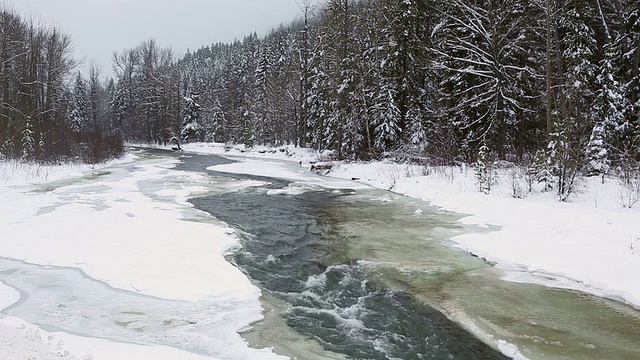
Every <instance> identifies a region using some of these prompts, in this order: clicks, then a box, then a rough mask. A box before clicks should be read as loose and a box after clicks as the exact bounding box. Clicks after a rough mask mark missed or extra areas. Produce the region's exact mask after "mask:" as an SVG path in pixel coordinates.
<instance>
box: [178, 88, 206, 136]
mask: <svg viewBox="0 0 640 360" xmlns="http://www.w3.org/2000/svg"><path fill="white" fill-rule="evenodd" d="M197 100H198V95H195V94H191V95H190V96H185V97H184V108H183V110H182V115H183V118H182V124H181V125H180V137H181V138H182V141H183V142H185V143H187V142H193V141H201V140H202V135H203V134H202V126H201V125H200V121H201V114H202V107H200V105H199V104H198V103H197V102H196V101H197Z"/></svg>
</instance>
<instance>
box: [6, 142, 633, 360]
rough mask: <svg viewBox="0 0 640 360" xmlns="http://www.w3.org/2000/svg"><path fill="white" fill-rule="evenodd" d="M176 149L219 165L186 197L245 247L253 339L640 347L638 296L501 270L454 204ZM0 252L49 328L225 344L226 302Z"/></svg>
mask: <svg viewBox="0 0 640 360" xmlns="http://www.w3.org/2000/svg"><path fill="white" fill-rule="evenodd" d="M146 154H147V156H153V157H165V156H179V155H177V154H176V153H171V152H164V151H147V152H146ZM181 160H182V162H181V164H179V165H178V166H177V167H176V169H178V170H181V171H193V172H200V173H205V174H208V175H209V176H208V180H207V181H203V182H202V183H201V184H199V185H200V186H201V187H202V188H203V189H206V191H202V192H201V193H202V195H199V196H197V197H195V198H192V199H191V200H190V201H191V202H192V203H193V204H194V205H195V206H196V208H197V209H200V210H203V211H206V212H208V213H210V214H212V215H213V216H214V217H215V218H217V219H218V220H221V221H223V222H225V223H226V224H228V225H229V226H231V227H233V228H235V229H236V231H237V234H238V236H239V237H240V240H241V244H242V248H241V249H239V250H238V251H237V252H235V254H233V255H232V256H230V257H229V259H228V260H229V261H231V262H233V263H234V264H235V265H236V266H238V267H239V268H240V269H241V270H242V271H243V272H244V273H245V274H246V275H247V276H248V277H250V279H251V280H252V282H253V283H254V284H256V285H257V286H259V287H260V289H261V290H262V293H263V297H262V299H261V300H262V304H263V307H264V309H265V319H264V320H263V321H261V322H259V323H256V324H254V325H253V329H252V330H251V331H247V332H245V333H244V334H243V336H244V337H245V339H247V340H248V341H249V342H250V343H251V344H252V346H254V347H271V348H274V349H275V351H276V352H277V353H279V354H283V355H288V356H290V357H295V358H298V359H462V360H471V359H505V358H506V357H505V356H504V355H503V354H502V353H501V352H500V351H499V350H503V352H510V351H512V350H513V348H514V346H517V348H518V349H519V353H515V352H510V353H512V354H515V355H516V356H519V354H520V353H521V354H522V355H524V356H526V357H527V358H529V359H532V360H537V359H629V360H632V359H640V341H638V334H640V312H639V311H637V310H636V309H633V308H631V307H629V306H626V305H624V304H620V303H617V302H615V301H611V300H606V299H602V298H597V297H594V296H591V295H586V294H583V293H579V292H576V291H568V290H560V289H551V288H547V287H543V286H540V285H533V284H521V283H514V282H508V281H504V280H502V278H503V277H504V275H505V274H504V273H503V272H502V271H501V270H498V269H496V268H495V267H493V266H492V265H491V264H487V263H486V262H484V261H482V260H481V259H478V258H476V257H473V256H471V255H469V254H468V253H466V252H463V251H460V250H458V249H456V248H454V247H453V246H452V244H451V243H450V242H449V241H448V239H450V238H451V237H452V236H454V235H456V234H460V233H463V232H469V231H490V230H487V229H484V230H481V229H477V228H470V227H466V226H463V225H461V224H460V223H458V222H457V220H458V219H459V218H460V215H457V214H454V213H447V212H443V211H440V210H437V209H434V208H431V207H429V206H428V204H427V203H425V202H422V201H419V200H415V199H410V198H406V197H403V196H400V195H396V194H393V193H390V192H386V191H381V190H375V189H368V188H363V187H362V186H361V185H358V184H356V183H353V184H352V185H353V186H344V187H343V188H338V189H336V188H335V187H334V188H327V189H323V188H319V187H317V186H304V185H305V184H304V182H305V180H300V179H297V180H295V181H296V182H297V185H298V187H297V188H298V189H313V190H312V191H295V192H291V191H286V189H291V186H290V185H291V180H288V179H280V178H268V177H260V176H253V175H243V174H228V173H221V172H214V171H208V170H206V168H207V167H208V166H211V165H216V164H227V163H230V162H232V161H233V160H228V159H225V158H222V157H218V156H213V155H193V154H184V155H183V156H181ZM287 166H295V164H289V165H287ZM305 176H307V177H308V179H309V182H311V180H317V179H316V178H317V177H316V176H315V175H313V174H307V175H305ZM84 181H88V182H90V181H92V179H89V178H87V179H85V180H84ZM315 183H317V182H315ZM248 185H250V186H248ZM347 185H348V184H347ZM54 186H64V184H58V185H54ZM163 186H166V179H163V180H158V181H154V180H153V179H150V180H149V181H147V182H145V183H144V184H142V187H141V189H140V191H142V192H144V193H145V195H146V196H149V197H152V198H154V200H155V201H170V199H168V198H166V196H167V195H164V196H160V195H157V190H158V189H161V188H162V187H163ZM283 189H285V190H284V191H283ZM91 191H96V189H92V190H91ZM191 221H205V220H203V219H191ZM0 267H1V268H2V269H3V270H2V272H0V275H1V279H2V281H3V282H5V283H6V284H8V285H11V286H12V287H15V288H17V289H19V290H20V291H21V293H22V294H23V299H22V300H21V301H20V302H19V303H17V304H15V305H14V306H12V307H11V308H9V309H7V310H6V313H7V314H10V315H15V316H18V317H21V318H24V319H26V320H28V321H30V322H32V323H34V324H38V325H40V326H41V327H43V328H44V329H45V330H61V331H66V332H70V333H74V334H78V335H85V336H87V335H88V336H99V337H104V338H107V339H112V340H115V341H123V342H126V341H133V342H136V343H141V344H163V345H169V346H174V347H177V348H180V349H183V350H187V351H191V352H195V353H200V354H211V353H214V349H216V347H217V346H218V344H215V341H216V339H215V336H212V335H213V334H215V326H216V323H215V322H214V321H208V319H213V318H215V317H216V314H215V310H216V307H219V306H224V304H218V303H213V302H212V303H208V302H201V303H198V304H195V305H194V304H188V306H187V304H185V303H184V302H180V301H167V300H162V299H157V298H153V297H145V296H140V295H139V294H132V293H130V292H126V291H121V290H117V289H114V288H111V287H109V286H107V285H106V284H104V283H101V282H96V281H94V280H92V279H90V278H88V277H87V276H85V275H84V274H83V273H81V272H80V271H76V270H74V269H68V268H54V267H47V266H35V265H30V264H26V263H23V262H19V261H15V260H10V259H0ZM194 306H197V308H195V312H194ZM114 319H115V320H114Z"/></svg>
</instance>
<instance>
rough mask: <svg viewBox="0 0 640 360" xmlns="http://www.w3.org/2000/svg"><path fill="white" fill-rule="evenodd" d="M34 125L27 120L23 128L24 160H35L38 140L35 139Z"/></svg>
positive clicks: (22, 145) (22, 146)
mask: <svg viewBox="0 0 640 360" xmlns="http://www.w3.org/2000/svg"><path fill="white" fill-rule="evenodd" d="M34 135H35V134H34V132H33V126H32V125H31V123H30V122H29V121H28V120H27V123H26V125H25V128H24V130H22V141H21V148H22V159H23V160H33V157H34V155H35V152H36V141H35V139H34V137H35V136H34Z"/></svg>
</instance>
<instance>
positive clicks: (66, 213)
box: [0, 155, 282, 360]
mask: <svg viewBox="0 0 640 360" xmlns="http://www.w3.org/2000/svg"><path fill="white" fill-rule="evenodd" d="M176 161H177V160H175V159H156V160H150V159H142V160H141V159H138V158H137V157H136V156H135V155H128V156H127V157H126V158H125V159H123V160H119V161H117V162H111V163H109V164H104V165H101V166H94V167H92V166H66V165H65V166H53V167H40V166H36V165H22V164H19V163H1V164H0V190H1V191H0V228H2V241H1V242H0V256H2V257H4V258H11V259H18V260H22V261H25V262H27V263H30V264H37V265H43V266H53V267H69V268H77V269H80V270H82V272H84V273H85V274H86V275H87V276H89V277H90V278H92V279H95V280H99V281H102V282H104V283H107V284H109V285H110V286H112V287H114V288H117V289H122V290H126V291H129V292H132V293H138V294H141V295H145V296H152V297H155V298H160V299H167V300H173V301H181V305H180V306H182V307H186V306H190V305H189V304H190V303H193V304H194V306H195V304H198V303H199V302H203V301H206V302H207V304H213V305H212V306H214V307H215V308H214V309H213V310H212V311H214V312H216V316H215V317H214V318H212V319H207V320H208V323H207V324H209V326H211V330H206V329H205V330H206V331H207V332H208V333H209V334H214V335H215V338H212V339H211V341H209V340H207V341H208V342H207V344H208V346H209V347H208V348H207V349H206V353H207V354H209V355H213V356H216V357H219V358H225V359H246V358H255V359H276V358H282V357H280V356H277V355H275V354H274V353H273V352H272V351H271V350H270V349H262V350H260V349H251V348H249V346H248V344H247V343H246V341H244V340H243V339H242V338H241V337H240V335H239V334H238V331H241V330H246V329H247V328H249V327H250V324H251V323H253V322H255V321H258V320H260V319H262V313H261V311H262V308H261V306H260V302H259V297H260V296H261V292H260V290H259V289H258V288H256V287H255V286H254V285H253V284H251V282H250V281H249V279H248V278H247V277H246V276H245V275H244V274H243V273H242V272H241V271H240V270H239V269H238V268H236V267H235V266H233V265H232V264H230V263H229V262H227V261H226V260H225V255H227V254H228V252H229V251H230V249H233V248H235V247H237V246H238V239H237V238H236V237H235V235H234V232H233V230H231V229H229V228H228V227H226V226H225V225H224V224H221V223H219V222H218V221H217V220H215V219H214V218H212V217H211V216H209V215H208V214H206V213H202V212H199V211H197V210H195V209H194V208H193V206H192V205H191V204H189V203H188V201H187V199H188V197H190V196H193V195H194V194H197V193H198V192H200V191H204V190H206V189H205V185H206V184H208V179H207V178H206V177H204V176H203V175H199V174H194V173H185V172H181V171H176V170H173V169H172V168H173V166H174V165H175V163H176ZM114 165H117V166H114ZM43 291H46V289H43ZM18 296H19V294H18V293H17V292H16V291H15V290H10V288H7V287H6V286H3V287H0V306H3V307H5V308H6V307H7V306H9V305H10V304H12V303H14V302H15V301H16V300H17V299H18V298H19V297H18ZM104 301H108V300H107V299H105V300H104ZM216 304H219V305H220V306H218V305H216ZM229 304H233V305H232V306H231V307H230V306H229ZM194 326H196V325H194ZM197 326H199V327H200V326H201V325H199V324H198V325H197ZM205 330H202V331H205ZM185 331H191V330H185ZM86 335H87V336H91V334H90V333H87V334H86ZM188 336H189V335H185V338H188ZM0 337H1V338H3V339H10V340H9V341H10V342H9V343H6V342H5V343H4V345H2V344H0V355H1V356H0V357H2V358H14V359H25V358H30V357H33V358H44V359H49V358H51V359H53V358H60V357H61V356H62V357H63V358H69V359H73V358H75V359H87V360H88V359H143V358H144V359H187V360H191V359H204V358H212V357H205V356H200V355H194V354H193V353H190V352H187V351H183V350H178V349H176V348H172V347H167V346H160V345H153V346H146V345H144V346H143V345H137V344H120V343H116V342H113V341H109V340H101V339H93V338H87V337H80V336H74V335H69V334H64V333H47V332H45V331H43V330H42V329H41V328H38V327H36V326H34V325H31V324H29V323H27V322H25V321H24V320H22V319H18V318H15V317H11V316H5V317H3V318H2V319H1V320H0ZM7 344H15V345H11V346H10V345H7ZM62 344H64V345H62ZM185 346H186V348H187V349H190V348H191V346H190V345H185ZM198 346H200V345H199V344H198ZM65 354H67V355H69V354H71V355H69V356H67V355H65Z"/></svg>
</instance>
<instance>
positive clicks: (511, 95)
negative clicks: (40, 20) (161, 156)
mask: <svg viewBox="0 0 640 360" xmlns="http://www.w3.org/2000/svg"><path fill="white" fill-rule="evenodd" d="M298 4H299V7H300V9H301V16H300V18H299V19H296V20H295V21H293V22H291V23H290V24H288V25H281V26H280V27H278V28H275V29H274V30H273V31H271V32H270V33H269V34H267V35H266V36H264V37H258V36H257V35H256V34H255V33H253V34H247V35H246V36H245V37H244V38H243V39H238V40H236V41H234V42H233V43H212V44H210V45H206V46H203V47H202V48H200V49H197V50H194V51H190V52H188V53H187V54H185V55H184V56H183V57H177V56H176V55H175V54H174V53H173V51H172V50H171V49H170V48H163V47H160V46H158V45H157V43H156V42H155V41H154V40H153V39H147V40H144V41H142V42H141V43H140V44H139V45H138V46H137V47H135V48H132V49H124V50H119V51H116V52H115V53H114V56H113V68H114V78H112V79H107V80H106V81H104V80H101V78H100V67H99V65H97V64H92V65H91V66H90V71H89V74H88V78H87V79H85V78H84V76H83V75H82V74H80V73H77V74H76V73H74V60H73V59H71V58H70V56H69V54H70V51H69V49H70V42H69V39H68V37H67V36H66V35H64V34H63V33H61V32H60V31H59V30H57V29H51V28H42V27H38V26H36V25H35V24H34V23H33V22H29V21H26V22H25V21H22V20H20V19H19V17H18V16H16V14H15V13H14V12H12V11H11V10H10V9H5V8H3V9H2V17H1V18H0V28H1V29H2V33H1V36H2V38H1V39H0V59H1V60H2V68H1V69H0V78H1V79H2V80H1V83H2V90H1V91H0V144H2V145H1V148H0V153H1V154H2V155H3V156H5V157H34V158H38V159H42V160H47V159H50V158H56V159H57V158H59V157H60V156H63V157H73V156H74V155H73V154H82V153H86V151H85V152H83V151H82V150H81V149H82V148H83V147H84V148H86V147H87V146H98V147H101V146H103V145H102V144H105V146H106V144H112V143H113V144H115V143H116V142H118V141H120V139H121V140H122V141H126V142H138V143H140V142H141V143H156V144H167V143H171V142H173V143H181V142H195V141H198V142H200V141H206V142H213V141H215V142H223V143H227V144H244V145H245V146H247V147H252V146H255V145H269V146H280V145H285V144H293V145H296V146H300V147H310V148H313V149H316V150H319V151H323V152H324V153H326V154H330V155H331V156H332V157H333V158H336V159H341V160H370V159H381V158H390V159H394V160H396V161H411V162H418V163H422V164H438V165H451V164H461V163H465V164H475V165H476V166H478V167H481V168H482V167H487V166H493V165H492V164H499V163H501V162H510V163H515V164H519V165H522V166H526V167H528V168H530V169H532V171H534V172H535V173H536V176H538V177H539V180H541V181H542V180H544V181H548V182H549V184H550V186H554V187H555V188H556V190H557V191H558V192H559V194H560V198H561V199H562V198H563V195H562V194H564V193H567V192H570V191H571V188H572V184H573V181H574V179H575V177H576V176H577V175H580V174H585V175H602V176H604V175H605V174H616V175H620V174H622V175H621V176H626V177H637V176H638V172H639V170H638V166H639V165H638V164H639V161H640V5H639V4H638V3H637V2H636V1H631V0H482V1H480V0H451V1H437V0H401V1H398V0H328V1H325V2H322V3H320V4H319V3H318V2H316V1H313V0H298ZM211 37H212V39H214V38H215V34H212V35H211ZM92 144H93V145H92ZM113 146H115V145H113ZM116 147H117V146H116ZM48 154H49V155H48ZM53 154H55V155H53ZM551 179H553V180H551Z"/></svg>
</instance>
